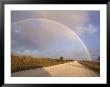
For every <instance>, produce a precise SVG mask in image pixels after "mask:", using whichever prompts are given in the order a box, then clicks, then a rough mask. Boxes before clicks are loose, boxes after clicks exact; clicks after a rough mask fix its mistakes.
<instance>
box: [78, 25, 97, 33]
mask: <svg viewBox="0 0 110 87" xmlns="http://www.w3.org/2000/svg"><path fill="white" fill-rule="evenodd" d="M76 32H77V33H78V34H83V33H90V34H94V33H96V32H97V28H96V27H95V26H93V25H92V24H89V25H87V26H80V27H76Z"/></svg>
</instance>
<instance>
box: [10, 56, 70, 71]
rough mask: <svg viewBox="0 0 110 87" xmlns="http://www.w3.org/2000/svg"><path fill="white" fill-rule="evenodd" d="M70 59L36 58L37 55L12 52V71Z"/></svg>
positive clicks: (51, 64)
mask: <svg viewBox="0 0 110 87" xmlns="http://www.w3.org/2000/svg"><path fill="white" fill-rule="evenodd" d="M70 61H71V60H60V59H52V58H36V57H32V56H26V55H15V54H11V72H18V71H22V70H28V69H34V68H41V67H48V66H53V65H58V64H63V63H67V62H70Z"/></svg>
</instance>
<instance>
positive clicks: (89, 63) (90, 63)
mask: <svg viewBox="0 0 110 87" xmlns="http://www.w3.org/2000/svg"><path fill="white" fill-rule="evenodd" d="M80 63H81V64H83V65H84V66H85V67H87V68H89V69H91V70H93V71H95V72H96V73H98V74H100V63H98V62H95V61H80Z"/></svg>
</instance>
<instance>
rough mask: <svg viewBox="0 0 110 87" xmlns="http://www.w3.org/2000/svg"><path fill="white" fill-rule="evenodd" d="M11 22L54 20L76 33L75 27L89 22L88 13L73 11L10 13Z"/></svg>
mask: <svg viewBox="0 0 110 87" xmlns="http://www.w3.org/2000/svg"><path fill="white" fill-rule="evenodd" d="M12 16H13V17H12V22H16V21H20V20H25V19H30V18H44V19H49V20H54V21H56V22H59V23H62V24H64V25H65V26H67V27H69V28H70V29H71V30H73V31H74V32H76V33H77V30H76V28H75V27H77V26H83V25H85V24H87V23H88V22H89V20H90V18H89V11H75V10H65V11H64V10H60V11H59V10H54V11H53V10H46V11H45V10H43V11H42V10H41V11H40V10H36V11H12Z"/></svg>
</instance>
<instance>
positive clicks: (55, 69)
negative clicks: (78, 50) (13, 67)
mask: <svg viewBox="0 0 110 87" xmlns="http://www.w3.org/2000/svg"><path fill="white" fill-rule="evenodd" d="M11 76H13V77H50V76H52V77H97V76H99V75H98V74H97V73H96V72H94V71H92V70H90V69H88V68H87V67H85V66H83V65H82V64H80V63H79V62H78V61H74V62H69V63H65V64H59V65H54V66H50V67H43V68H37V69H30V70H25V71H20V72H15V73H12V74H11Z"/></svg>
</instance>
